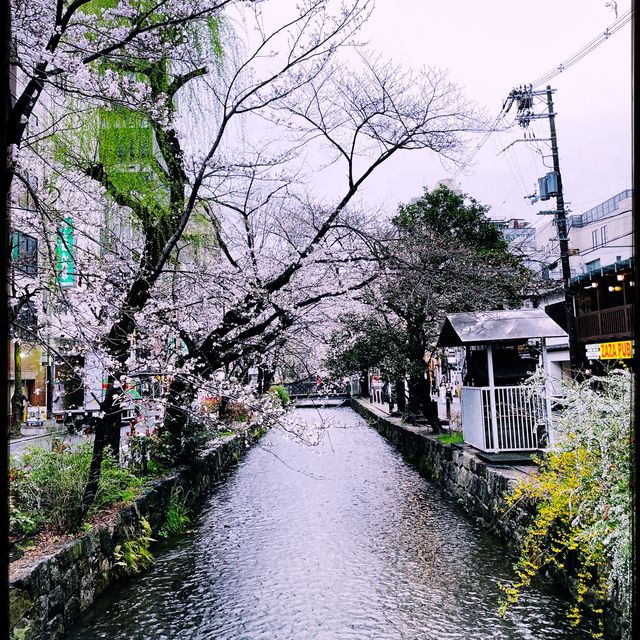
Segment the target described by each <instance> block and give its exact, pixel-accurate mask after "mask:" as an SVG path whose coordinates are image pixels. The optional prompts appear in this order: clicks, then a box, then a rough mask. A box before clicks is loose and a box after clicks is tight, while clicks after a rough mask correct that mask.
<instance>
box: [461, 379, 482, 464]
mask: <svg viewBox="0 0 640 640" xmlns="http://www.w3.org/2000/svg"><path fill="white" fill-rule="evenodd" d="M460 404H461V409H462V432H463V434H464V441H465V442H467V443H468V444H470V445H472V446H474V447H476V449H482V450H483V451H484V450H486V441H487V439H486V435H485V428H486V425H485V420H484V412H483V411H482V389H481V388H480V387H462V393H461V394H460Z"/></svg>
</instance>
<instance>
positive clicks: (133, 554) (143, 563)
mask: <svg viewBox="0 0 640 640" xmlns="http://www.w3.org/2000/svg"><path fill="white" fill-rule="evenodd" d="M140 524H141V525H142V535H140V537H138V538H136V539H134V540H127V541H126V542H123V543H122V544H119V545H116V547H115V549H114V551H113V556H114V558H115V561H116V562H115V566H116V567H121V568H122V569H123V570H124V572H125V573H127V574H134V573H140V571H142V570H143V569H146V568H148V567H150V566H151V565H152V564H153V562H154V560H153V554H152V553H151V550H150V547H151V543H152V542H154V539H153V538H152V537H151V525H150V524H149V522H148V521H147V519H146V518H142V519H141V520H140Z"/></svg>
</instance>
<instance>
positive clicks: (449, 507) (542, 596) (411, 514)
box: [69, 409, 582, 640]
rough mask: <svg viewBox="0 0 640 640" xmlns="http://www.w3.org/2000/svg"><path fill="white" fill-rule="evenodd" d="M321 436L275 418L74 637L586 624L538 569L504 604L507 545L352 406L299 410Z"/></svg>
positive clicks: (444, 636)
mask: <svg viewBox="0 0 640 640" xmlns="http://www.w3.org/2000/svg"><path fill="white" fill-rule="evenodd" d="M295 416H296V417H297V418H299V419H300V420H301V421H304V422H306V423H307V424H313V425H315V427H312V428H317V429H324V428H327V427H328V428H327V429H326V431H324V433H323V437H322V439H321V442H320V444H319V445H317V446H303V445H302V444H300V443H299V442H298V441H296V439H295V438H291V437H286V436H285V434H283V433H282V432H279V431H278V430H272V431H271V432H270V433H268V434H267V435H266V436H265V438H264V439H263V440H262V441H261V442H260V445H259V446H257V447H254V448H253V449H252V450H251V451H249V452H248V453H247V455H246V456H245V457H244V458H243V460H242V461H241V462H240V463H239V464H238V465H237V466H236V467H235V468H234V469H233V470H232V471H231V472H230V473H229V474H228V476H227V477H226V479H225V480H224V481H223V482H222V483H221V484H220V485H219V486H218V487H216V489H215V490H214V491H213V492H212V494H211V496H210V498H209V500H208V501H207V503H206V505H205V507H204V509H203V510H202V511H201V513H200V514H199V516H198V518H197V521H196V522H195V523H194V529H193V531H192V532H191V533H189V534H186V535H184V536H182V537H180V538H179V539H177V540H172V541H171V542H167V543H163V544H162V545H159V547H158V548H157V549H156V564H155V566H153V567H152V568H151V569H150V570H149V571H147V572H146V573H145V574H143V575H142V576H139V577H136V578H134V579H132V580H130V581H129V582H127V583H125V584H121V585H118V586H116V587H114V588H112V589H110V590H109V592H108V593H106V594H104V595H103V597H102V598H101V600H100V601H99V603H98V604H97V605H95V606H94V607H93V608H92V609H91V610H90V612H89V614H88V615H87V616H86V617H85V618H84V619H83V620H81V621H80V622H79V624H78V627H77V628H76V630H75V631H74V632H73V633H72V634H71V635H70V636H69V637H70V638H72V640H89V639H90V640H95V639H97V638H108V639H109V640H142V639H145V640H146V639H153V640H164V639H167V640H169V639H174V638H175V639H181V640H182V639H184V640H187V639H205V638H206V639H211V640H213V639H216V640H241V639H242V640H262V639H264V640H274V639H292V640H293V639H295V640H312V639H319V640H334V639H335V640H339V639H342V638H344V639H349V640H360V639H362V640H385V639H389V640H396V639H412V640H413V639H416V640H417V639H424V640H449V639H460V640H463V639H464V640H466V639H471V638H473V639H485V638H491V639H492V640H501V639H504V640H515V639H518V640H524V639H528V640H547V639H554V638H557V639H562V640H568V639H571V640H574V639H575V640H577V639H579V638H582V636H580V635H576V634H575V632H573V631H571V630H570V628H569V626H568V623H567V622H566V620H565V617H564V609H565V607H566V601H565V599H564V597H563V595H562V594H561V593H559V592H558V591H557V590H555V589H554V588H553V587H552V586H551V585H550V584H547V583H544V582H543V583H542V584H540V585H538V587H537V588H536V590H534V591H533V592H530V593H527V594H526V595H524V596H523V598H522V601H521V602H520V603H519V604H518V605H517V606H516V607H514V608H513V610H512V613H511V615H510V616H509V618H508V619H506V620H502V619H501V618H500V617H499V615H498V598H499V595H500V590H499V588H498V582H499V581H500V580H502V579H508V578H510V577H512V571H511V562H510V559H509V558H508V557H507V556H506V553H505V550H504V547H503V546H502V544H501V543H500V542H499V541H498V540H497V539H496V538H494V537H493V536H491V535H489V534H488V533H486V532H484V531H482V530H481V529H479V528H478V527H477V526H476V525H475V524H474V523H473V522H472V520H471V519H470V518H469V517H468V516H467V515H466V514H465V513H464V512H463V511H462V509H461V508H460V507H459V506H458V505H456V504H455V503H454V502H452V500H451V499H450V498H448V497H447V496H445V495H444V494H443V493H442V492H441V490H440V489H439V488H437V487H436V486H435V485H433V484H431V483H430V482H429V481H428V480H425V479H423V478H421V477H420V476H419V475H418V473H417V472H416V471H415V469H413V468H412V467H410V466H409V465H407V464H406V463H405V462H404V461H403V459H402V457H401V456H400V455H399V454H398V453H397V452H396V451H395V450H394V449H393V448H392V447H391V446H390V445H389V444H388V443H387V442H386V441H385V440H384V439H383V438H382V437H381V436H380V435H379V434H378V433H377V432H376V431H374V430H373V429H372V428H370V427H368V426H367V425H366V423H365V422H364V421H363V420H362V419H361V418H360V417H359V416H357V415H356V414H355V413H354V412H353V411H351V410H350V409H325V410H322V411H318V410H314V409H299V410H296V413H295Z"/></svg>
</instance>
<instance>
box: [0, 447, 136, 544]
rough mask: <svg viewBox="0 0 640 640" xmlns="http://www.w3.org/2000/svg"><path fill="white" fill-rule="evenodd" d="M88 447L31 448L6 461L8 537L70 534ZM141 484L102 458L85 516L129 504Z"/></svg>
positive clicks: (78, 513)
mask: <svg viewBox="0 0 640 640" xmlns="http://www.w3.org/2000/svg"><path fill="white" fill-rule="evenodd" d="M91 453H92V444H91V443H90V442H86V443H81V444H79V445H76V446H74V447H66V446H64V445H63V444H61V443H60V442H54V443H53V447H52V450H51V451H47V450H45V449H42V448H38V447H30V448H28V449H26V450H25V451H24V453H23V454H22V456H21V458H20V459H19V460H18V459H15V458H12V459H11V463H10V473H9V490H10V505H11V513H10V521H9V526H10V533H11V535H14V536H16V535H29V534H31V533H34V532H35V531H36V530H40V529H48V530H50V531H52V532H56V533H66V532H75V531H77V530H78V529H79V527H80V526H81V524H82V509H81V502H82V495H83V492H84V488H85V485H86V482H87V477H88V475H89V466H90V463H91ZM140 486H141V481H140V480H139V479H138V478H136V477H135V476H134V475H133V474H132V473H131V472H130V471H128V470H127V469H123V468H121V467H119V466H118V464H117V463H116V462H115V460H114V458H113V457H112V456H111V455H109V454H108V452H107V454H106V455H105V457H104V460H103V462H102V474H101V477H100V483H99V486H98V491H97V494H96V498H95V500H94V502H93V504H92V506H91V510H90V512H89V515H93V514H95V513H96V512H97V511H100V510H101V509H104V508H105V507H108V506H110V505H112V504H114V503H117V502H127V501H130V500H133V499H134V498H135V497H136V495H137V494H138V491H139V487H140Z"/></svg>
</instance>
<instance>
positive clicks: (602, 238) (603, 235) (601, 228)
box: [600, 225, 608, 247]
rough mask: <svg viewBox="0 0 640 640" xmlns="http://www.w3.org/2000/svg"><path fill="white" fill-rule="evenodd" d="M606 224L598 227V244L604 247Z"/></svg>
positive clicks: (605, 242)
mask: <svg viewBox="0 0 640 640" xmlns="http://www.w3.org/2000/svg"><path fill="white" fill-rule="evenodd" d="M607 239H608V238H607V225H605V226H604V227H600V240H601V242H600V244H601V245H602V246H603V247H604V245H605V244H607Z"/></svg>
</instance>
